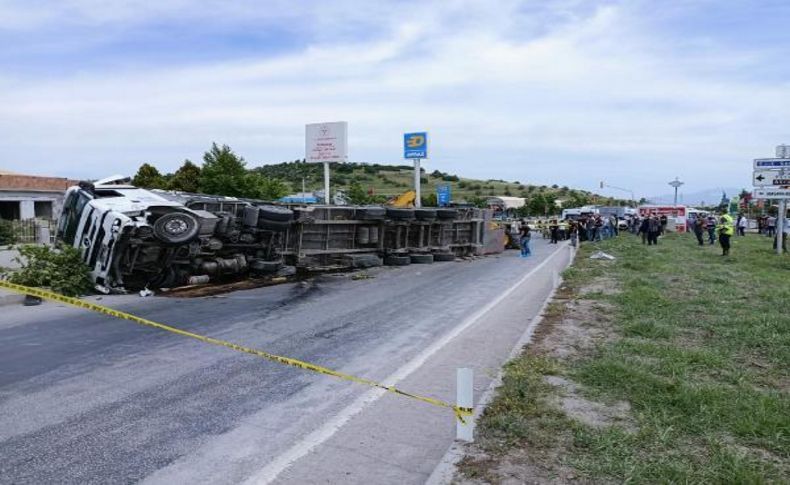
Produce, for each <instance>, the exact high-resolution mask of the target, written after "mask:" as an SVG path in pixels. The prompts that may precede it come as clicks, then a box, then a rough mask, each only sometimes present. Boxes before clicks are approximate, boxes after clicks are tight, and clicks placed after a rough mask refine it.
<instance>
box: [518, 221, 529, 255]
mask: <svg viewBox="0 0 790 485" xmlns="http://www.w3.org/2000/svg"><path fill="white" fill-rule="evenodd" d="M519 235H520V237H519V244H520V245H521V257H522V258H526V257H529V256H530V255H531V254H532V250H530V248H529V241H530V240H531V239H532V233H531V232H530V229H529V225H528V224H526V223H525V224H522V225H521V229H520V231H519Z"/></svg>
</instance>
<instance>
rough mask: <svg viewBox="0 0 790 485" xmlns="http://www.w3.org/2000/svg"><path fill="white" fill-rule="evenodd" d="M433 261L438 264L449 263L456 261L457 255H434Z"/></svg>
mask: <svg viewBox="0 0 790 485" xmlns="http://www.w3.org/2000/svg"><path fill="white" fill-rule="evenodd" d="M433 260H434V261H436V262H437V263H439V262H441V263H444V262H447V261H455V254H453V253H433Z"/></svg>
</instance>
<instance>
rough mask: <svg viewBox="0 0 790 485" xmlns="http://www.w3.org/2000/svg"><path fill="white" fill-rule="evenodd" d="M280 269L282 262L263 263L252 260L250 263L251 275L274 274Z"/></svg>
mask: <svg viewBox="0 0 790 485" xmlns="http://www.w3.org/2000/svg"><path fill="white" fill-rule="evenodd" d="M282 267H283V262H282V261H264V260H263V259H254V260H253V261H252V262H251V263H250V270H251V271H252V272H253V273H275V272H277V271H278V270H279V269H280V268H282Z"/></svg>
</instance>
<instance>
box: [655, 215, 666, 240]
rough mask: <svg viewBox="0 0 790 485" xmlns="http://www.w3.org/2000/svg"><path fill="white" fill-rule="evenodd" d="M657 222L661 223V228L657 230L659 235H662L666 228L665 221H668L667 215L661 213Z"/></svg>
mask: <svg viewBox="0 0 790 485" xmlns="http://www.w3.org/2000/svg"><path fill="white" fill-rule="evenodd" d="M659 222H660V223H661V229H660V230H659V231H660V233H661V235H662V236H663V235H664V231H666V230H667V222H669V219H667V215H666V214H661V218H660V219H659ZM656 244H658V242H656Z"/></svg>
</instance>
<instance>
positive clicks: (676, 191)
mask: <svg viewBox="0 0 790 485" xmlns="http://www.w3.org/2000/svg"><path fill="white" fill-rule="evenodd" d="M669 185H670V186H672V187H674V188H675V204H674V206H675V207H677V205H678V188H680V186H681V185H683V182H681V181H680V180H679V179H678V178H677V177H675V180H673V181H672V182H669Z"/></svg>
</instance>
